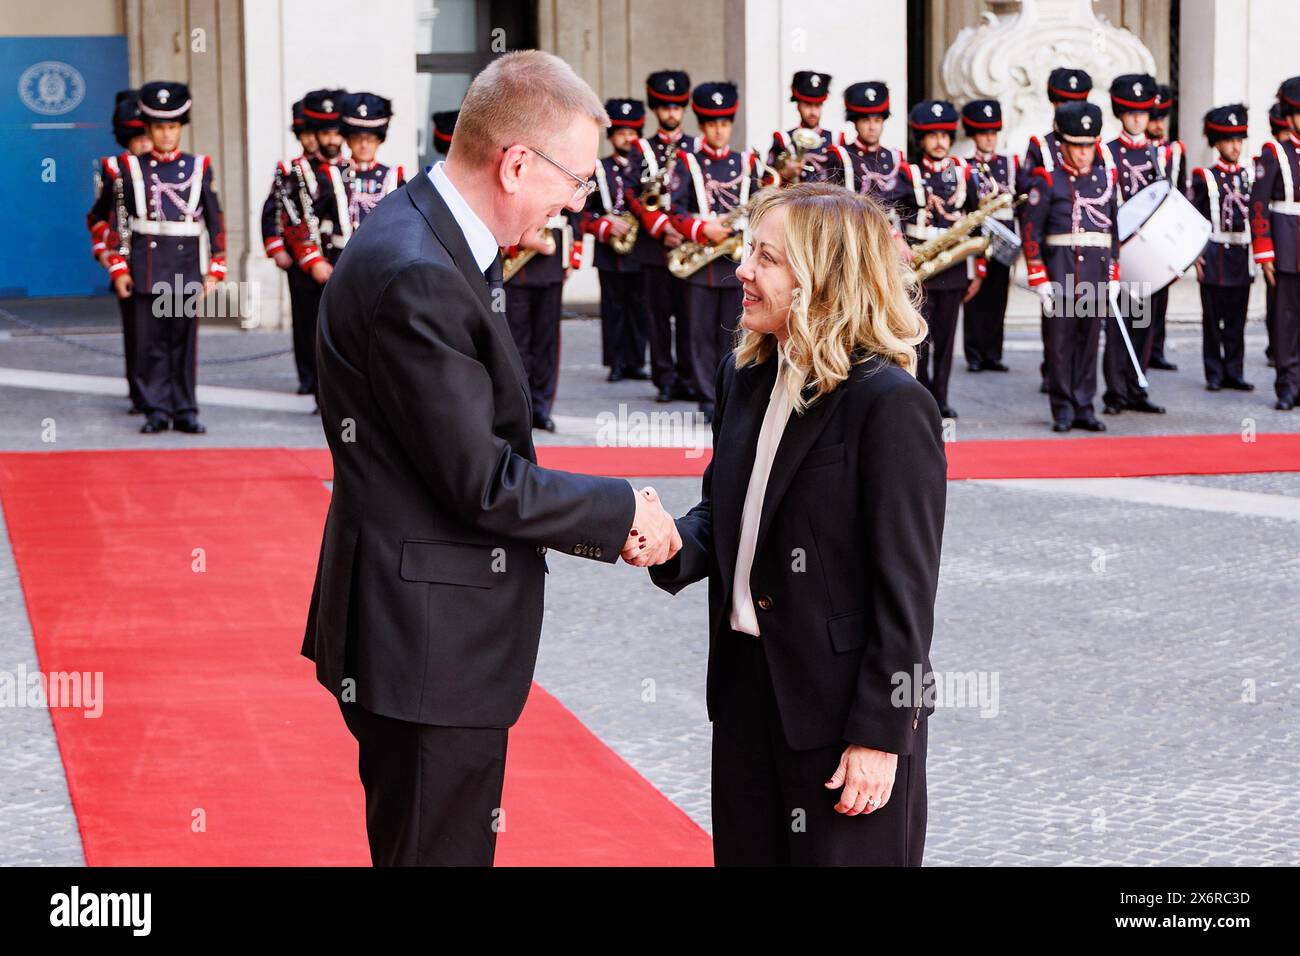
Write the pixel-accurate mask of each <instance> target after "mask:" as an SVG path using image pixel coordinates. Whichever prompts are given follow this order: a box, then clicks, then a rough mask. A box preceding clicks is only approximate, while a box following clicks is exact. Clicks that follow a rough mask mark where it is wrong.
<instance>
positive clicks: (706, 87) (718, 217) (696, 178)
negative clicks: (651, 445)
mask: <svg viewBox="0 0 1300 956" xmlns="http://www.w3.org/2000/svg"><path fill="white" fill-rule="evenodd" d="M739 105H740V96H739V93H738V92H737V90H736V86H735V84H734V83H701V84H700V85H699V86H697V87H696V88H695V90H694V91H693V92H692V94H691V108H692V109H693V110H694V112H695V118H696V121H697V122H698V123H699V126H700V133H701V134H702V136H701V142H700V144H699V147H698V148H697V150H696V151H695V152H693V153H692V152H688V151H686V150H682V151H681V152H680V153H678V157H677V165H676V168H675V169H674V171H673V190H672V224H673V226H674V227H675V228H676V229H677V231H678V232H680V233H681V234H682V235H683V236H685V237H686V239H687V240H689V241H690V242H696V243H706V244H710V245H716V244H718V243H721V242H725V241H727V240H729V239H731V238H732V236H733V235H734V234H735V233H736V232H737V226H736V224H734V223H728V222H727V221H726V220H727V219H728V218H729V217H730V216H732V214H734V213H735V211H736V210H737V208H738V207H743V206H747V205H748V203H749V201H750V199H751V198H752V197H753V196H754V194H756V193H757V192H758V190H759V189H761V188H762V187H763V186H765V185H774V184H775V182H776V179H777V177H776V175H775V173H771V172H770V171H768V170H767V168H766V166H765V165H764V164H763V163H762V161H761V160H759V158H758V157H757V156H756V155H755V154H754V151H753V150H752V149H746V150H744V151H743V152H741V151H737V150H735V149H732V148H731V131H732V124H733V122H734V118H735V115H736V110H737V108H738V107H739ZM742 218H743V217H742ZM736 265H737V260H736V259H733V258H732V257H731V256H729V255H723V256H721V257H719V258H716V259H714V260H712V261H711V262H709V263H708V264H707V265H705V266H703V267H702V268H700V269H699V270H698V271H696V272H694V273H693V274H691V275H690V276H688V277H687V278H686V286H687V290H688V291H687V296H688V303H687V307H686V308H687V312H688V313H689V314H690V317H691V367H692V371H693V372H694V375H695V381H694V391H695V393H696V394H697V395H699V396H700V398H699V403H700V413H701V415H702V416H703V417H704V420H705V421H706V422H707V421H711V420H712V419H713V405H714V400H715V396H714V393H713V383H714V378H715V375H716V373H717V370H718V363H719V362H720V361H721V360H722V356H723V355H724V354H725V353H726V352H727V350H728V349H729V348H730V347H731V342H732V336H733V334H734V332H735V330H736V327H737V325H738V323H739V320H740V313H741V304H740V303H741V297H742V295H741V289H740V280H738V279H737V278H736Z"/></svg>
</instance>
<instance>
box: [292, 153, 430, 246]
mask: <svg viewBox="0 0 1300 956" xmlns="http://www.w3.org/2000/svg"><path fill="white" fill-rule="evenodd" d="M404 182H405V176H404V174H403V171H402V167H401V166H385V165H384V164H383V163H378V162H371V163H354V162H351V161H349V162H347V163H342V164H338V163H323V164H319V165H317V166H316V197H315V206H316V218H317V220H319V223H320V238H321V245H322V246H323V247H324V248H323V249H318V250H316V251H317V252H318V253H320V252H323V253H324V255H325V257H326V258H327V259H328V260H329V262H330V264H331V265H332V264H333V263H335V262H338V259H339V256H341V255H343V248H344V246H346V245H347V243H348V240H349V239H351V238H352V233H354V232H356V230H358V229H360V228H361V224H362V223H363V222H364V221H365V218H366V216H368V215H370V211H371V210H372V209H374V208H375V206H377V205H379V201H380V200H381V199H383V198H384V197H385V196H387V195H389V194H390V193H392V192H394V191H396V190H397V189H398V187H400V186H401V185H402V184H403V183H404ZM310 245H311V244H310V240H309V241H308V243H305V244H303V245H301V246H300V251H299V254H298V255H297V257H296V258H297V259H298V261H299V263H301V264H303V266H304V267H305V268H308V269H310V268H311V262H310V261H307V262H304V258H308V259H310V253H311V251H312V249H311V248H310ZM313 261H314V260H313Z"/></svg>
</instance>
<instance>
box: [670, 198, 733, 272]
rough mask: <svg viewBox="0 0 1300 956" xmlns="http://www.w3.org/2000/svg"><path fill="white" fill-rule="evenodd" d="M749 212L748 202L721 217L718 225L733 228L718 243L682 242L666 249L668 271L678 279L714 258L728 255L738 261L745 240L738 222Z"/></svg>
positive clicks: (700, 267) (698, 269) (701, 267)
mask: <svg viewBox="0 0 1300 956" xmlns="http://www.w3.org/2000/svg"><path fill="white" fill-rule="evenodd" d="M748 214H749V203H744V204H742V205H739V206H736V207H735V208H734V209H732V210H731V211H730V212H728V213H727V214H726V215H725V216H723V217H722V218H721V219H719V220H717V221H718V223H719V224H720V225H723V226H729V227H731V228H733V229H735V232H733V233H732V234H731V235H729V236H728V237H727V238H726V239H723V240H722V241H721V242H718V243H711V242H683V243H682V244H681V245H679V246H677V247H676V248H674V249H669V250H668V271H669V272H671V273H672V274H673V275H675V276H676V277H677V278H679V279H685V278H686V277H687V276H689V275H694V274H695V273H697V272H699V271H700V270H701V269H703V268H704V267H705V266H706V265H708V264H709V263H710V262H712V261H714V260H715V259H721V258H722V257H723V256H730V257H731V258H732V259H734V260H735V261H736V262H739V261H740V257H741V249H742V247H743V245H744V242H745V235H744V230H743V227H741V226H739V225H738V224H739V223H740V222H741V220H742V219H743V218H744V217H745V216H747V215H748Z"/></svg>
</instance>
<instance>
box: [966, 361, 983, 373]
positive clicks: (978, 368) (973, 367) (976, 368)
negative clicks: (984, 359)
mask: <svg viewBox="0 0 1300 956" xmlns="http://www.w3.org/2000/svg"><path fill="white" fill-rule="evenodd" d="M966 371H968V372H982V371H984V366H983V365H982V364H981V363H979V362H967V363H966Z"/></svg>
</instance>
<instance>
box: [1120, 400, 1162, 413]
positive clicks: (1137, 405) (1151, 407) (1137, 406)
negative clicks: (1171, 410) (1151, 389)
mask: <svg viewBox="0 0 1300 956" xmlns="http://www.w3.org/2000/svg"><path fill="white" fill-rule="evenodd" d="M1128 407H1129V408H1131V409H1132V410H1133V411H1135V412H1148V413H1149V414H1152V415H1163V414H1164V413H1165V407H1164V406H1163V405H1157V404H1156V403H1155V402H1153V401H1151V399H1149V398H1146V397H1145V396H1143V397H1142V398H1139V399H1138V400H1137V401H1136V402H1129V405H1128Z"/></svg>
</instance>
